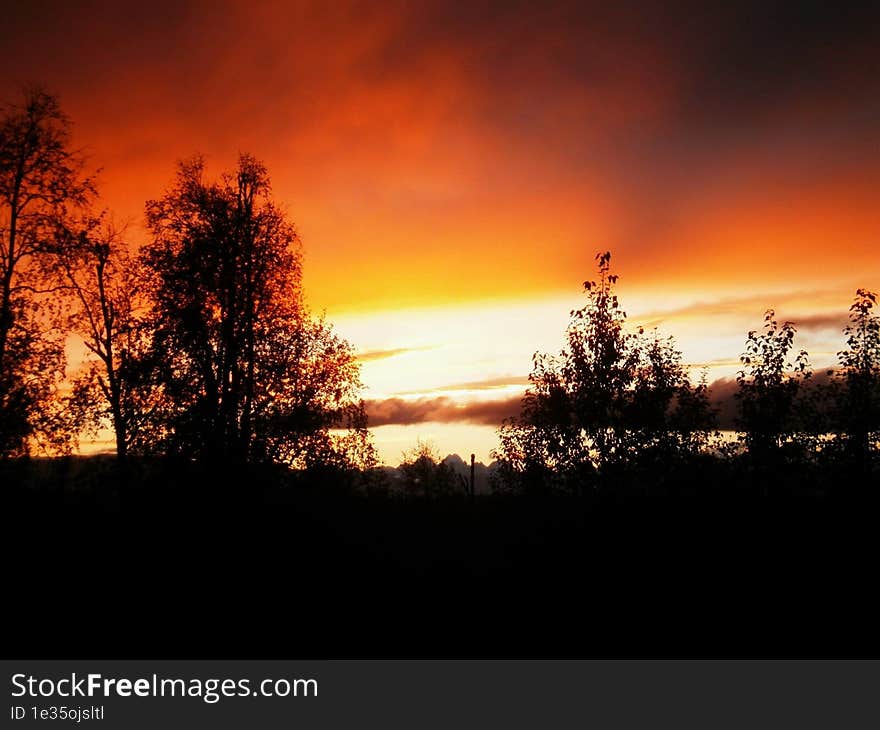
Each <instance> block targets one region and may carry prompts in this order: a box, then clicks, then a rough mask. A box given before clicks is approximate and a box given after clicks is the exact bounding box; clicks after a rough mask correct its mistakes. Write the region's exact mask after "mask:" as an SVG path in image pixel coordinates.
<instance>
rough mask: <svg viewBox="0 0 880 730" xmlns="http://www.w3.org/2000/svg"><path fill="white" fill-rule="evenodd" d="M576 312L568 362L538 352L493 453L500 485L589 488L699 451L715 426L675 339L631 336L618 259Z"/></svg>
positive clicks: (565, 353)
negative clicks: (617, 288)
mask: <svg viewBox="0 0 880 730" xmlns="http://www.w3.org/2000/svg"><path fill="white" fill-rule="evenodd" d="M596 260H597V262H598V265H599V279H598V281H586V282H584V289H585V291H586V293H587V303H586V305H585V306H584V307H583V308H581V309H578V310H575V311H573V312H572V313H571V317H572V319H571V323H570V324H569V327H568V330H567V332H566V347H565V348H564V349H563V350H562V352H561V353H560V354H559V355H556V356H553V355H545V354H541V353H536V354H535V356H534V358H533V367H532V373H531V374H530V376H529V381H530V387H529V389H528V390H527V392H526V394H525V396H524V397H523V401H522V409H521V414H520V416H519V417H518V418H513V419H508V420H507V421H505V423H504V425H503V426H502V428H501V430H500V432H499V439H500V442H501V443H500V447H499V449H498V450H496V451H495V452H494V456H495V457H496V458H497V459H498V461H499V465H498V468H497V470H496V472H495V479H494V482H495V485H496V487H499V486H500V487H501V488H504V487H505V486H507V487H513V488H515V489H517V490H520V491H525V492H546V491H551V492H552V491H560V490H561V491H575V492H577V491H581V490H583V489H584V488H586V487H587V486H590V485H592V486H598V485H599V480H600V479H602V478H604V477H605V476H607V475H610V474H614V473H619V472H621V471H622V470H625V469H627V468H632V467H634V466H635V465H637V464H639V463H645V462H647V461H654V462H656V461H657V460H658V458H659V457H662V459H665V460H666V461H668V460H669V459H670V458H672V457H677V456H680V455H682V454H684V453H685V452H687V453H692V452H693V451H694V450H697V449H698V448H699V447H700V445H701V443H702V441H703V439H701V437H700V436H699V433H703V432H705V431H706V430H707V429H708V428H709V427H710V424H711V421H712V413H711V409H710V408H709V406H708V399H707V397H706V392H705V385H704V386H701V388H700V389H697V390H696V391H695V390H693V389H692V388H691V385H690V382H689V381H688V378H687V375H686V371H685V368H684V366H683V365H682V363H681V354H680V353H679V352H678V351H677V349H676V348H675V344H674V341H673V340H672V339H661V338H660V337H659V336H658V335H657V334H656V333H655V334H654V336H653V337H652V338H646V337H645V336H644V333H643V332H639V333H637V334H636V333H629V332H627V331H626V329H625V323H626V313H625V312H624V311H623V310H622V309H621V307H620V303H619V301H618V298H617V296H616V294H615V293H614V285H615V284H616V282H617V276H616V275H614V274H612V273H611V271H610V260H611V255H610V254H609V253H603V254H599V255H598V256H597V257H596Z"/></svg>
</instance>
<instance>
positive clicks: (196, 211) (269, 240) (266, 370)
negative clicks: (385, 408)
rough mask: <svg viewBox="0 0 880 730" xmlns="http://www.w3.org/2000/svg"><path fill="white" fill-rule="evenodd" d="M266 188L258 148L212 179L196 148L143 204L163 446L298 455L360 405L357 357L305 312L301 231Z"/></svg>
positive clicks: (253, 457) (199, 453) (226, 458)
mask: <svg viewBox="0 0 880 730" xmlns="http://www.w3.org/2000/svg"><path fill="white" fill-rule="evenodd" d="M270 193H271V188H270V184H269V178H268V174H267V172H266V169H265V167H264V166H263V165H262V164H261V163H260V162H258V161H257V160H255V159H254V158H252V157H250V156H247V155H242V156H241V158H240V160H239V164H238V167H237V169H236V170H235V171H234V172H231V173H226V174H224V175H223V176H222V177H221V179H220V180H219V181H218V182H206V181H205V180H204V164H203V162H202V160H201V159H198V158H197V159H194V160H192V161H189V162H186V163H182V164H181V165H180V167H179V170H178V175H177V180H176V182H175V184H174V186H173V187H172V188H171V189H170V190H169V191H168V192H167V193H166V194H165V196H164V197H163V198H161V199H159V200H154V201H150V202H148V203H147V225H148V228H149V230H150V232H151V233H152V241H151V242H150V243H148V244H147V246H145V248H144V249H143V251H142V257H141V258H142V263H143V267H144V270H145V272H146V282H147V286H148V291H149V293H150V295H151V299H152V301H153V309H152V314H151V317H150V320H149V322H148V324H149V326H150V328H151V337H152V341H151V347H150V357H151V358H152V362H153V364H154V367H155V368H156V369H157V371H158V376H157V377H158V389H159V391H160V393H159V398H160V400H161V402H162V407H161V408H160V409H158V410H157V414H158V416H159V420H160V423H161V427H162V434H161V438H160V440H159V443H158V444H156V445H155V446H156V447H158V449H159V450H161V451H165V452H169V453H182V454H186V455H188V456H192V457H195V458H199V459H205V460H211V461H219V462H220V463H226V462H238V463H243V462H250V461H276V462H284V463H288V464H294V465H298V466H309V465H312V464H323V463H327V462H328V461H330V460H332V458H334V457H335V456H338V455H339V453H340V451H339V449H338V448H337V446H338V443H337V439H336V437H335V436H334V435H333V434H332V433H331V430H332V429H333V427H334V426H340V425H344V421H345V418H346V414H349V415H351V413H352V409H355V410H356V409H357V408H359V400H358V393H359V388H360V382H359V379H358V366H357V362H356V360H355V357H354V354H353V351H352V348H351V346H350V345H349V344H348V343H347V342H346V341H344V340H342V339H341V338H339V337H338V336H336V335H335V334H334V333H333V331H332V330H331V328H330V327H329V326H328V325H327V324H326V323H325V322H324V321H323V319H314V318H312V317H311V316H310V315H309V312H308V310H307V309H306V307H305V304H304V302H303V297H302V291H301V286H300V273H301V268H300V254H299V248H298V246H299V239H298V237H297V234H296V232H295V230H294V228H293V226H292V225H291V224H290V223H289V222H288V221H287V219H286V217H285V215H284V214H283V213H282V211H281V210H280V209H279V208H278V207H277V206H276V205H275V204H274V203H273V202H272V200H271V197H270ZM361 433H362V434H363V435H364V438H366V436H365V429H361ZM350 448H351V444H346V445H345V447H344V449H343V450H345V449H349V450H350Z"/></svg>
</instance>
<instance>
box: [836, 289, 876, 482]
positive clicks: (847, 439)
mask: <svg viewBox="0 0 880 730" xmlns="http://www.w3.org/2000/svg"><path fill="white" fill-rule="evenodd" d="M876 304H877V295H876V294H875V293H874V292H871V291H868V290H867V289H859V290H858V291H857V292H856V296H855V300H854V301H853V304H852V306H851V307H850V309H849V319H850V321H849V324H848V325H847V327H846V329H844V331H843V333H844V335H845V336H846V345H847V347H846V349H845V350H841V351H840V352H838V353H837V357H838V361H839V362H840V370H839V371H838V376H839V378H840V379H841V380H842V386H843V387H842V389H841V391H840V394H839V397H838V407H837V421H838V425H839V428H840V429H841V432H842V435H843V438H844V446H845V453H846V455H847V456H848V457H849V458H850V459H852V460H853V463H854V464H855V466H856V467H857V469H859V470H860V471H863V472H864V471H867V470H868V469H869V468H870V463H871V452H872V451H873V450H875V449H876V448H877V442H878V440H880V433H878V432H880V316H878V315H877V314H876V312H874V311H873V310H874V307H875V306H876Z"/></svg>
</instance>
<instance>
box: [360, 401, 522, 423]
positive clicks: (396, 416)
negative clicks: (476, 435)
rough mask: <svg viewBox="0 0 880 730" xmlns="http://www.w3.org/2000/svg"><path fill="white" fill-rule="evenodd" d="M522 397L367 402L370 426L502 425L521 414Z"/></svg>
mask: <svg viewBox="0 0 880 730" xmlns="http://www.w3.org/2000/svg"><path fill="white" fill-rule="evenodd" d="M520 400H521V399H520V397H519V396H516V397H514V398H506V399H503V400H484V401H471V402H468V403H456V402H455V401H453V400H452V399H450V398H445V397H440V398H419V399H417V400H405V399H403V398H389V399H387V400H381V401H368V402H367V404H366V405H367V415H368V416H369V419H370V421H369V422H370V426H389V425H400V426H409V425H412V424H414V423H426V422H429V421H430V422H438V423H470V424H476V425H481V426H500V425H501V421H502V420H504V419H505V418H508V417H509V416H513V415H516V414H517V413H519V407H520Z"/></svg>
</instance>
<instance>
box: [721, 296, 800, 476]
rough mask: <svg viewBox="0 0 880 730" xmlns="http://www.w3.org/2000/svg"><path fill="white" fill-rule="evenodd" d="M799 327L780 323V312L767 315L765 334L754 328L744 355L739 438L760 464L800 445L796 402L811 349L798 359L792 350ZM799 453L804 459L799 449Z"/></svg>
mask: <svg viewBox="0 0 880 730" xmlns="http://www.w3.org/2000/svg"><path fill="white" fill-rule="evenodd" d="M796 331H797V330H796V328H795V326H794V324H793V323H792V322H784V323H783V324H781V325H780V324H779V323H778V322H777V320H776V314H775V312H774V311H773V310H772V309H768V310H767V312H766V313H765V314H764V328H763V331H762V332H758V331H756V330H752V331H750V332H749V334H748V338H747V339H746V348H745V352H743V354H742V355H741V356H740V362H741V363H742V369H741V370H740V371H739V372H738V374H737V384H738V386H739V389H738V391H737V394H736V397H737V401H738V405H739V428H740V429H741V433H740V437H739V438H740V441H741V442H742V443H743V444H744V445H745V447H746V449H747V451H748V454H749V456H750V458H751V459H752V460H753V462H754V463H755V464H756V465H758V466H761V467H765V466H769V465H771V464H773V463H775V462H776V461H777V460H778V459H779V458H781V457H782V456H783V455H784V451H785V447H794V446H799V445H801V444H799V443H798V442H797V440H796V437H797V435H798V434H800V433H803V432H804V430H805V424H804V423H802V421H801V420H800V419H799V418H798V410H797V400H798V397H799V395H801V393H802V386H803V384H804V382H805V381H806V380H807V379H808V378H809V377H810V375H811V372H810V368H809V360H808V357H807V353H806V352H805V351H804V350H801V351H800V352H799V353H798V354H797V355H796V356H795V359H794V361H791V360H790V359H789V358H790V354H791V351H792V348H793V346H794V336H795V333H796ZM797 456H799V457H802V456H803V454H802V453H799V454H797Z"/></svg>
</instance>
